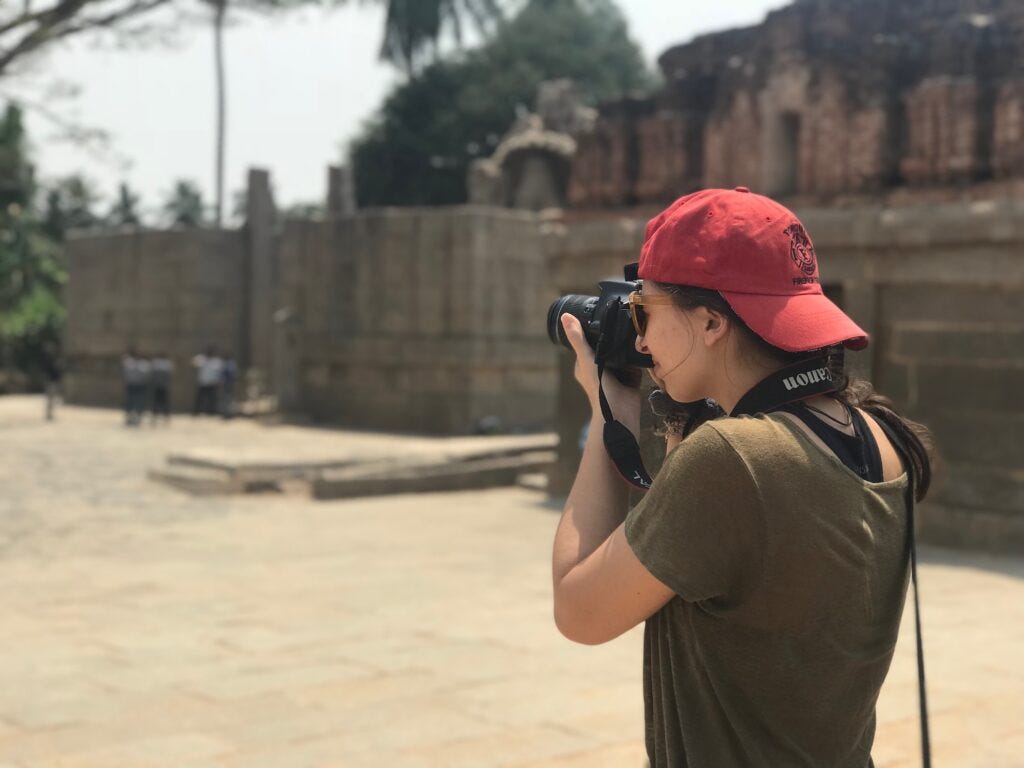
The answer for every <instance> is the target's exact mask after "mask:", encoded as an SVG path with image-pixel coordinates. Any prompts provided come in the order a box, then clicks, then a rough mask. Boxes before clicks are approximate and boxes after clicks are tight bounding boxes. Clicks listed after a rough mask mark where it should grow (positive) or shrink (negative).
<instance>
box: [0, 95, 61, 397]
mask: <svg viewBox="0 0 1024 768" xmlns="http://www.w3.org/2000/svg"><path fill="white" fill-rule="evenodd" d="M0 179H2V180H3V183H2V185H0V187H2V188H0V368H3V369H5V370H11V369H12V368H13V369H18V370H20V371H22V372H23V374H26V375H28V376H29V377H30V378H35V379H37V380H38V379H41V378H42V374H43V371H44V370H48V369H49V368H50V367H52V363H53V362H54V361H55V359H56V357H57V355H58V349H59V346H60V336H61V331H62V329H63V326H64V308H63V306H62V304H61V298H60V292H61V287H62V286H63V284H64V282H65V280H66V279H67V275H66V271H65V268H64V263H63V260H62V258H61V251H60V245H59V242H58V241H57V240H56V239H55V238H54V237H52V236H51V235H50V233H49V232H48V231H47V230H46V228H45V227H44V226H43V222H42V221H41V220H40V217H39V216H38V215H37V212H36V210H35V207H34V201H35V197H36V192H37V190H36V184H35V179H34V174H33V172H32V166H31V164H30V162H29V158H28V151H27V138H26V135H25V128H24V124H23V121H22V114H21V110H20V109H18V108H17V107H16V106H8V107H7V109H6V110H5V112H4V114H3V116H2V117H0Z"/></svg>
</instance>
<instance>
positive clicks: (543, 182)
mask: <svg viewBox="0 0 1024 768" xmlns="http://www.w3.org/2000/svg"><path fill="white" fill-rule="evenodd" d="M596 116H597V113H596V111H595V110H593V109H591V108H589V107H586V106H584V104H583V98H582V95H581V94H580V92H579V88H578V87H577V86H576V85H575V84H574V83H573V82H572V81H570V80H553V81H550V82H545V83H542V84H541V85H540V87H539V89H538V93H537V111H536V112H525V111H524V112H522V113H521V114H519V115H518V116H517V118H516V120H515V122H514V123H513V124H512V127H511V128H510V129H509V131H508V133H506V134H505V137H504V138H503V139H502V141H501V143H500V144H499V145H498V147H497V148H496V149H495V151H494V154H493V155H492V156H491V157H489V158H486V159H482V160H477V161H475V162H474V163H473V164H472V165H471V167H470V171H469V176H468V178H467V187H468V190H469V201H470V203H474V204H477V205H497V206H504V207H509V208H523V209H528V210H533V211H539V210H543V209H545V208H561V207H564V206H565V204H566V200H567V188H568V178H569V168H570V165H571V162H572V158H573V156H574V155H575V154H576V149H577V142H576V138H575V137H576V136H577V135H579V134H581V133H584V132H586V131H588V130H590V129H591V128H592V126H593V124H594V122H595V119H596Z"/></svg>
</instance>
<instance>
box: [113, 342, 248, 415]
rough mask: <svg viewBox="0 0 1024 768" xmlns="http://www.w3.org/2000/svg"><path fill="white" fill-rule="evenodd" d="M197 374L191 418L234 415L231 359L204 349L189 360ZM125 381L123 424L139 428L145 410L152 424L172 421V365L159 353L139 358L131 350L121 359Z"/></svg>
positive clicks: (234, 371) (234, 372)
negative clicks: (203, 415)
mask: <svg viewBox="0 0 1024 768" xmlns="http://www.w3.org/2000/svg"><path fill="white" fill-rule="evenodd" d="M192 367H193V368H195V371H196V393H195V400H194V402H193V407H192V415H193V416H198V415H200V414H207V415H210V416H218V415H219V416H222V417H224V418H225V419H228V418H231V416H233V415H234V389H235V382H236V380H237V378H238V365H237V363H236V362H235V360H234V358H233V357H232V356H231V355H221V354H220V353H219V352H218V351H217V350H216V349H215V348H214V347H207V349H206V350H205V351H204V352H202V353H201V354H198V355H196V356H195V357H194V358H192ZM121 372H122V377H123V379H124V423H125V425H127V426H129V427H134V426H138V425H139V424H141V423H142V420H143V417H144V415H145V413H146V411H147V410H148V411H149V412H150V415H151V419H152V423H153V424H156V423H157V420H158V419H161V418H162V419H163V420H164V421H165V422H168V421H170V418H171V379H172V376H173V373H174V363H173V362H172V361H171V359H170V358H169V357H167V355H165V354H164V353H162V352H159V353H156V354H153V355H143V354H140V353H139V352H138V351H137V350H135V349H134V348H130V349H129V350H128V351H127V352H125V354H124V357H122V359H121Z"/></svg>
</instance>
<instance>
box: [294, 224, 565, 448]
mask: <svg viewBox="0 0 1024 768" xmlns="http://www.w3.org/2000/svg"><path fill="white" fill-rule="evenodd" d="M538 221H539V220H538V218H537V217H536V216H535V215H534V214H529V213H523V212H516V211H510V210H504V209H497V208H475V207H468V206H467V207H463V208H453V209H444V210H429V209H422V210H418V209H401V210H398V209H391V210H380V211H367V212H363V213H359V214H357V215H354V216H351V217H345V218H338V219H335V220H331V221H325V222H300V221H294V222H288V223H287V224H286V226H285V229H284V232H283V234H282V245H281V258H280V272H279V274H280V277H281V288H282V292H281V294H280V296H279V306H280V307H281V308H284V309H285V312H286V314H287V315H288V316H289V318H291V319H290V320H289V324H290V330H289V331H288V333H290V334H291V336H292V337H293V338H294V340H295V342H296V345H291V346H292V349H293V350H294V353H293V366H294V369H295V376H296V379H297V400H298V403H299V404H300V407H301V409H302V410H303V411H304V412H306V413H308V414H310V415H311V416H313V417H315V418H318V419H324V420H330V421H338V422H342V423H345V424H350V425H356V426H366V427H373V428H376V429H389V430H401V431H414V432H433V433H443V434H460V433H466V432H472V431H474V430H476V429H478V428H480V427H481V423H482V422H484V420H485V419H488V417H491V418H492V419H496V420H497V422H496V423H498V424H500V425H501V427H503V428H505V429H509V428H513V429H541V428H544V427H545V426H546V425H548V424H550V423H551V420H552V418H553V415H554V403H553V402H552V400H551V397H550V394H551V393H552V392H553V391H554V387H555V376H554V349H553V348H552V346H551V345H550V343H549V342H548V340H547V336H546V331H545V326H544V320H545V317H546V312H547V307H548V304H549V303H550V301H551V300H553V299H554V297H555V289H554V287H553V286H551V287H548V286H547V284H546V277H545V271H546V266H547V265H546V261H545V255H544V251H543V249H542V247H541V240H540V227H539V226H538Z"/></svg>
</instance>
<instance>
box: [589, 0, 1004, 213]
mask: <svg viewBox="0 0 1024 768" xmlns="http://www.w3.org/2000/svg"><path fill="white" fill-rule="evenodd" d="M658 63H659V65H660V68H661V71H662V75H663V77H664V81H665V86H664V88H663V90H662V91H661V92H660V93H659V94H658V95H657V96H656V97H655V98H652V99H648V100H624V101H622V102H620V103H618V104H615V105H610V106H608V107H606V108H605V109H603V110H602V113H601V117H600V119H599V120H598V121H597V124H596V126H595V128H594V130H593V131H590V132H589V133H587V134H585V135H583V136H580V137H578V142H579V148H578V152H577V154H576V157H575V159H574V162H573V168H572V175H571V181H570V188H569V201H570V205H572V206H573V207H577V208H578V207H584V208H591V207H619V206H632V205H637V204H645V203H660V202H664V201H667V200H671V199H674V198H675V197H677V196H678V195H679V194H681V193H684V192H687V191H690V190H693V189H697V188H701V187H713V186H719V187H731V186H736V185H739V184H744V185H747V186H750V187H751V188H752V189H756V190H757V191H760V192H762V193H765V194H768V195H772V196H774V197H778V198H785V199H789V200H791V201H797V202H800V203H804V204H822V203H825V204H836V203H850V202H855V201H858V200H860V201H863V200H865V199H867V198H872V199H877V198H878V197H879V196H881V195H890V194H891V193H892V192H894V191H895V190H902V189H906V188H910V189H921V188H930V187H954V188H957V189H962V188H964V187H966V186H970V185H979V184H981V185H992V184H996V185H999V186H1000V187H1001V189H1002V190H1004V191H1006V190H1016V191H1017V192H1018V193H1019V192H1020V190H1021V186H1020V180H1021V177H1022V176H1024V3H1021V2H1020V0H797V2H795V3H793V4H792V5H790V6H787V7H785V8H782V9H781V10H777V11H775V12H773V13H771V14H769V15H768V17H767V19H766V20H765V21H764V23H762V24H760V25H758V26H754V27H749V28H745V29H734V30H730V31H727V32H721V33H716V34H711V35H706V36H703V37H699V38H697V39H695V40H693V41H692V42H689V43H686V44H684V45H678V46H676V47H673V48H670V49H669V50H667V51H666V52H665V53H663V54H662V55H661V57H660V59H659V62H658Z"/></svg>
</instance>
